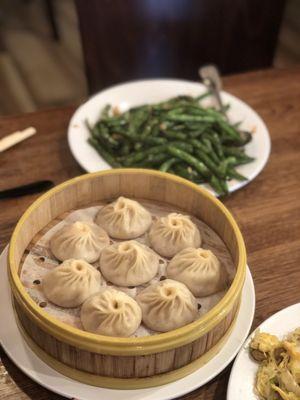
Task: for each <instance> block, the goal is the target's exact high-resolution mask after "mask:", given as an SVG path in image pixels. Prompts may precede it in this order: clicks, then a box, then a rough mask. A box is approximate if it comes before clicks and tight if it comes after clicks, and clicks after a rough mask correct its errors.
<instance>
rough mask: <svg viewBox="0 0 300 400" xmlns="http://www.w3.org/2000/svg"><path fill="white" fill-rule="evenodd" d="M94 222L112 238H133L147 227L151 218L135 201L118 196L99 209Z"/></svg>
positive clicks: (142, 232)
mask: <svg viewBox="0 0 300 400" xmlns="http://www.w3.org/2000/svg"><path fill="white" fill-rule="evenodd" d="M95 222H96V223H97V224H98V225H99V226H101V227H103V229H105V230H106V231H107V232H108V234H109V235H110V236H111V237H113V238H116V239H135V238H137V237H139V236H141V235H143V234H144V233H145V232H146V231H147V230H148V229H149V227H150V225H151V222H152V218H151V214H150V213H149V211H147V210H146V209H145V208H144V207H143V206H142V205H141V204H140V203H138V202H137V201H135V200H131V199H127V198H126V197H119V198H118V199H117V200H116V201H114V202H113V203H111V204H107V205H106V206H104V207H102V208H101V209H100V210H99V212H98V214H97V216H96V220H95Z"/></svg>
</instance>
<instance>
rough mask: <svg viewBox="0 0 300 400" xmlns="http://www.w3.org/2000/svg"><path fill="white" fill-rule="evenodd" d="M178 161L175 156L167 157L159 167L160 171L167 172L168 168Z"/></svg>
mask: <svg viewBox="0 0 300 400" xmlns="http://www.w3.org/2000/svg"><path fill="white" fill-rule="evenodd" d="M177 162H178V159H177V158H169V159H167V160H166V161H165V162H164V163H162V164H161V166H160V167H159V169H160V171H163V172H167V171H169V169H170V168H171V167H172V166H173V165H174V164H175V163H177Z"/></svg>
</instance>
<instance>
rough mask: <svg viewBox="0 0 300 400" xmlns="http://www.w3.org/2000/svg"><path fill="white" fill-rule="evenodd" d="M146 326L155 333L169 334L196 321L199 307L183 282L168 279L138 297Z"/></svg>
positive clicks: (143, 291) (149, 287)
mask: <svg viewBox="0 0 300 400" xmlns="http://www.w3.org/2000/svg"><path fill="white" fill-rule="evenodd" d="M136 300H137V302H138V304H139V305H140V307H141V309H142V313H143V322H144V324H145V325H146V326H147V327H148V328H150V329H153V330H154V331H158V332H168V331H171V330H173V329H176V328H180V327H181V326H184V325H186V324H189V323H190V322H192V321H194V320H195V318H196V316H197V312H198V305H197V300H196V299H195V297H194V296H193V295H192V293H191V292H190V291H189V289H188V288H187V287H186V286H185V285H184V284H183V283H181V282H176V281H174V280H172V279H166V280H163V281H160V282H158V283H155V284H153V285H150V286H148V287H147V288H146V289H144V290H142V291H141V292H140V293H139V294H138V295H137V297H136Z"/></svg>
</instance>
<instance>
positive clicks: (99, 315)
mask: <svg viewBox="0 0 300 400" xmlns="http://www.w3.org/2000/svg"><path fill="white" fill-rule="evenodd" d="M80 317H81V322H82V325H83V327H84V329H85V330H86V331H89V332H92V333H98V334H100V335H107V336H118V337H128V336H130V335H132V334H133V333H134V332H135V331H136V330H137V328H138V327H139V325H140V323H141V320H142V312H141V309H140V307H139V305H138V304H137V302H136V301H135V300H134V299H133V298H131V297H130V296H128V295H127V294H126V293H124V292H121V291H119V290H115V289H112V288H109V289H106V290H104V291H102V292H100V293H98V294H96V295H95V296H92V297H91V298H89V299H88V300H87V301H86V302H85V303H84V304H83V306H82V308H81V315H80Z"/></svg>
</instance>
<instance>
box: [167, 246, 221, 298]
mask: <svg viewBox="0 0 300 400" xmlns="http://www.w3.org/2000/svg"><path fill="white" fill-rule="evenodd" d="M166 273H167V277H168V278H171V279H175V280H177V281H180V282H182V283H184V284H185V285H186V286H187V287H188V288H189V289H190V291H191V292H192V293H193V295H194V296H196V297H204V296H209V295H211V294H214V293H217V292H219V291H220V290H222V289H224V286H225V274H226V272H225V271H223V270H222V267H221V263H220V261H219V260H218V258H217V257H216V256H215V255H214V253H213V252H212V251H210V250H205V249H202V248H198V249H195V248H188V249H184V250H182V251H180V252H179V253H178V254H176V256H175V257H173V258H172V260H171V261H170V263H169V265H168V266H167V271H166Z"/></svg>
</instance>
